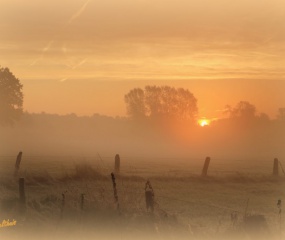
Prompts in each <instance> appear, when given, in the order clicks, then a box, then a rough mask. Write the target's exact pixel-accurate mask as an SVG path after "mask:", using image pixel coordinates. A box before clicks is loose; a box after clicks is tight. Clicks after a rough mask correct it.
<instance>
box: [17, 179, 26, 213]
mask: <svg viewBox="0 0 285 240" xmlns="http://www.w3.org/2000/svg"><path fill="white" fill-rule="evenodd" d="M19 206H20V212H21V213H23V212H24V211H25V209H26V194H25V179H24V178H19Z"/></svg>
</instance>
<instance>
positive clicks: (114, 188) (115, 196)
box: [111, 173, 120, 210]
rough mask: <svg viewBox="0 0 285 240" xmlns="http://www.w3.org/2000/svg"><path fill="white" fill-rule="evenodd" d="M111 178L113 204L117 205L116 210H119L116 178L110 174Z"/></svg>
mask: <svg viewBox="0 0 285 240" xmlns="http://www.w3.org/2000/svg"><path fill="white" fill-rule="evenodd" d="M111 177H112V182H113V190H114V199H115V203H116V204H117V210H119V209H120V205H119V198H118V193H117V185H116V178H115V175H114V173H111Z"/></svg>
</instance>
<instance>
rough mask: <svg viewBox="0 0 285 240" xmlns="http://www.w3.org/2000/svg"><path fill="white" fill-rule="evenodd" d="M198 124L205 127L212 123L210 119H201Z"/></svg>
mask: <svg viewBox="0 0 285 240" xmlns="http://www.w3.org/2000/svg"><path fill="white" fill-rule="evenodd" d="M198 124H199V125H200V126H201V127H205V126H208V125H209V124H210V120H208V119H200V120H199V121H198Z"/></svg>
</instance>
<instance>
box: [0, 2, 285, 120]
mask: <svg viewBox="0 0 285 240" xmlns="http://www.w3.org/2000/svg"><path fill="white" fill-rule="evenodd" d="M284 9H285V2H284V1H282V0H273V1H267V0H261V1H260V0H259V1H257V0H251V1H245V0H242V1H235V2H232V1H225V0H218V1H211V0H205V1H193V0H181V1H178V2H177V1H174V0H171V1H167V2H165V1H161V0H159V1H141V0H138V1H131V0H122V1H115V0H106V1H99V0H85V1H80V0H78V1H69V0H61V1H56V0H50V1H37V0H29V1H21V0H9V1H8V0H0V26H1V36H0V46H1V47H0V65H1V66H2V67H9V68H10V70H11V71H12V72H13V73H14V74H15V75H16V76H17V77H18V78H19V79H20V80H21V81H22V83H23V84H24V93H25V101H24V109H25V110H26V111H28V112H42V111H45V112H48V113H58V114H68V113H76V114H78V115H92V114H94V113H100V114H104V115H110V116H117V115H119V116H124V115H125V114H126V110H125V105H124V101H123V97H124V94H126V93H127V92H128V91H129V90H130V89H131V88H134V87H138V86H144V85H146V84H149V83H154V84H157V85H162V84H163V85H171V86H176V87H185V88H188V89H189V90H190V91H191V92H192V93H193V94H194V95H195V96H196V97H197V99H198V105H199V112H200V115H201V116H203V115H204V116H207V117H221V114H220V112H219V111H221V110H222V109H223V108H224V106H225V105H226V104H230V105H233V104H235V103H236V102H237V101H239V100H248V101H250V102H252V103H253V104H255V105H256V106H257V109H258V110H259V111H260V112H265V113H267V114H269V115H270V117H273V118H274V117H275V116H276V112H277V109H278V107H282V106H281V105H282V104H283V105H284V102H285V95H284V94H283V89H284V87H285V84H284V81H285V79H284V73H285V69H284V66H285V58H284V55H285V47H284V46H285V44H284V40H285V27H284V18H285V10H284Z"/></svg>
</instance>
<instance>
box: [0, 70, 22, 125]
mask: <svg viewBox="0 0 285 240" xmlns="http://www.w3.org/2000/svg"><path fill="white" fill-rule="evenodd" d="M22 89H23V85H22V84H21V83H20V81H19V79H18V78H16V77H15V76H14V75H13V73H11V72H10V70H9V69H8V68H1V67H0V123H1V124H13V123H14V122H15V121H16V120H18V119H19V117H20V116H21V114H22V113H23V92H22Z"/></svg>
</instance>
